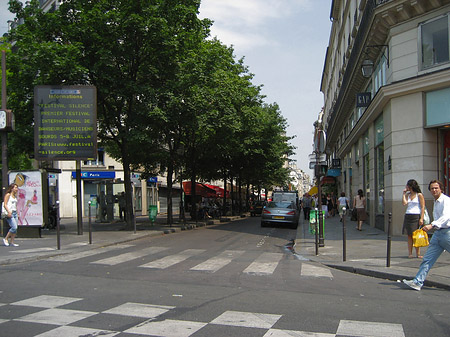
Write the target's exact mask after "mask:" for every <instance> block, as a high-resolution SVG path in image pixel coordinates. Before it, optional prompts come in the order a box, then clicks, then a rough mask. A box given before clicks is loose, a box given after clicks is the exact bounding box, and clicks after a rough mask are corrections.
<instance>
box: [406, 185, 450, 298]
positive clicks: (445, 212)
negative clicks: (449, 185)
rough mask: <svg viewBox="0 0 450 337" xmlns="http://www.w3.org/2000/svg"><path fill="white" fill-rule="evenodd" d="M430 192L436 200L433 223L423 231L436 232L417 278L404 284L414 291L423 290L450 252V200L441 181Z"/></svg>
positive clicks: (424, 227) (429, 188)
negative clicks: (438, 260) (431, 273)
mask: <svg viewBox="0 0 450 337" xmlns="http://www.w3.org/2000/svg"><path fill="white" fill-rule="evenodd" d="M428 190H429V191H430V192H431V195H432V196H433V198H434V207H433V222H431V224H429V225H425V226H423V227H422V229H423V230H424V231H426V232H428V231H429V230H430V229H432V228H434V229H435V231H434V233H433V237H432V238H431V240H430V245H429V246H428V249H427V252H426V253H425V256H424V257H423V261H422V263H421V264H420V267H419V271H418V272H417V274H416V276H415V277H414V279H412V280H406V279H405V280H403V283H405V284H406V285H407V286H409V287H410V288H412V289H414V290H420V289H421V288H422V286H423V283H424V282H425V279H426V277H427V275H428V272H429V271H430V269H431V267H433V265H434V263H435V262H436V260H437V259H438V258H439V256H441V254H442V252H443V251H444V250H446V251H447V252H450V198H449V197H448V196H446V195H445V194H444V193H443V190H444V185H443V184H442V182H440V181H439V180H432V181H431V182H430V184H429V185H428Z"/></svg>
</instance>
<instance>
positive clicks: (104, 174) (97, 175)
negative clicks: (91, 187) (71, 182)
mask: <svg viewBox="0 0 450 337" xmlns="http://www.w3.org/2000/svg"><path fill="white" fill-rule="evenodd" d="M76 177H77V172H76V171H72V179H76ZM115 178H116V172H114V171H82V172H81V179H115Z"/></svg>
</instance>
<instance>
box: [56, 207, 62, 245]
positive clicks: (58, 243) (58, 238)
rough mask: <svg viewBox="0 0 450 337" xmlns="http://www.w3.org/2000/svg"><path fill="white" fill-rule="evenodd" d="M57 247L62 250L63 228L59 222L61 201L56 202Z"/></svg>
mask: <svg viewBox="0 0 450 337" xmlns="http://www.w3.org/2000/svg"><path fill="white" fill-rule="evenodd" d="M56 207H57V208H56V246H57V248H58V250H60V249H61V227H60V221H59V200H56Z"/></svg>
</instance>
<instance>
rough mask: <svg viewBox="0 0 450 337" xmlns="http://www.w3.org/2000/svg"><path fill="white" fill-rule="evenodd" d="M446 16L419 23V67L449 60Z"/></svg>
mask: <svg viewBox="0 0 450 337" xmlns="http://www.w3.org/2000/svg"><path fill="white" fill-rule="evenodd" d="M448 27H449V24H448V16H447V15H445V16H443V17H441V18H439V19H435V20H433V21H429V22H426V23H423V24H422V25H420V27H419V29H420V44H421V46H420V47H421V48H420V50H421V68H422V69H427V68H430V67H433V66H437V65H440V64H442V63H445V62H448V61H449V33H448Z"/></svg>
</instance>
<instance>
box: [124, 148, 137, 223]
mask: <svg viewBox="0 0 450 337" xmlns="http://www.w3.org/2000/svg"><path fill="white" fill-rule="evenodd" d="M122 165H123V175H124V184H125V201H126V206H125V214H126V226H125V229H127V230H132V229H134V217H135V214H134V208H133V187H132V186H131V170H130V164H129V162H128V160H127V157H126V155H125V156H123V160H122Z"/></svg>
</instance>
